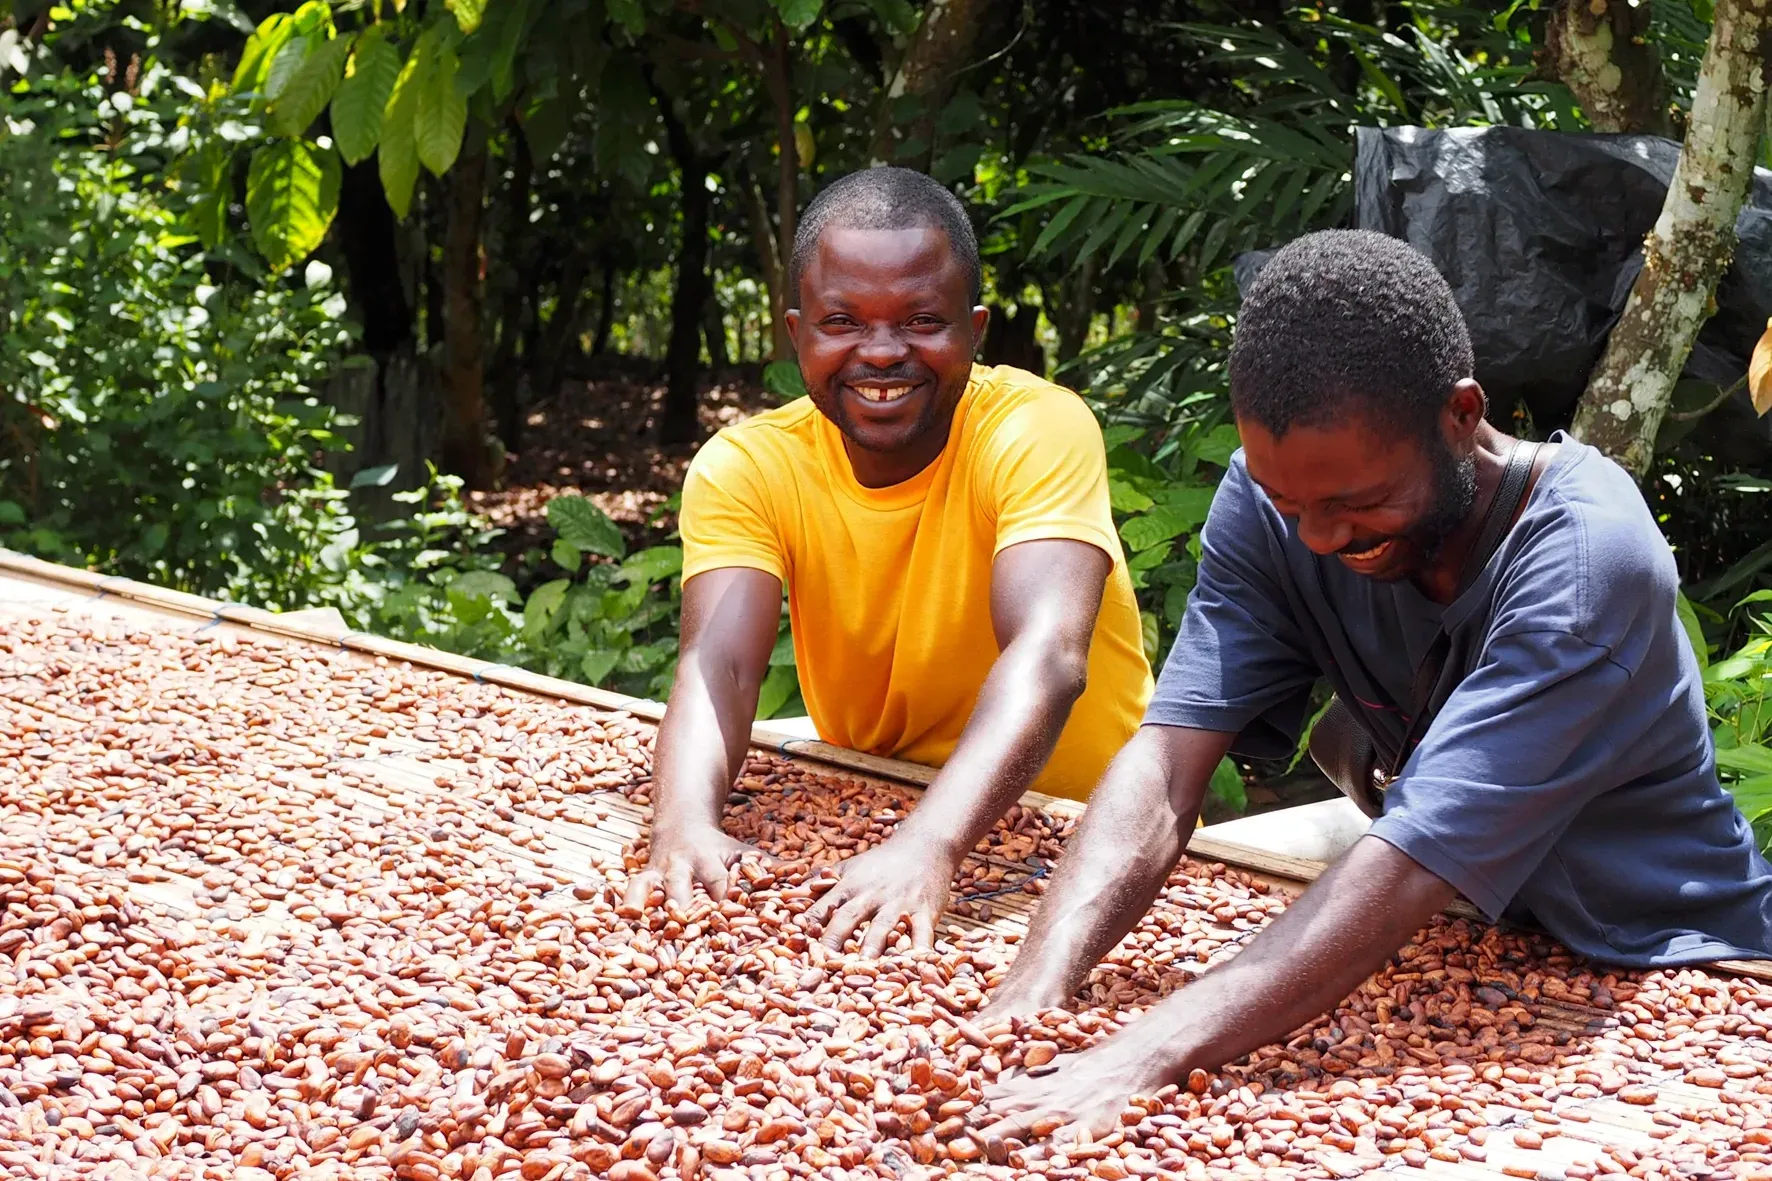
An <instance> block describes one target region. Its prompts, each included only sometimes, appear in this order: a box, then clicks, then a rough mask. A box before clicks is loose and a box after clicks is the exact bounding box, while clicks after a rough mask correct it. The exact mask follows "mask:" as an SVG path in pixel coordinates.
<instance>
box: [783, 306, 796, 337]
mask: <svg viewBox="0 0 1772 1181" xmlns="http://www.w3.org/2000/svg"><path fill="white" fill-rule="evenodd" d="M781 322H782V323H783V324H786V325H787V326H788V335H789V336H793V337H798V336H799V335H800V309H799V308H789V309H787V310H786V311H785V312H783V313H782V314H781Z"/></svg>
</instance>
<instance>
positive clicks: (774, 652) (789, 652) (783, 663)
mask: <svg viewBox="0 0 1772 1181" xmlns="http://www.w3.org/2000/svg"><path fill="white" fill-rule="evenodd" d="M769 667H770V668H783V667H786V668H792V667H794V635H793V633H792V632H790V631H788V630H787V629H785V628H784V629H782V632H781V634H780V635H778V636H776V637H775V647H774V648H772V649H770V651H769Z"/></svg>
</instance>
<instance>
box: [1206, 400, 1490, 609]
mask: <svg viewBox="0 0 1772 1181" xmlns="http://www.w3.org/2000/svg"><path fill="white" fill-rule="evenodd" d="M1237 430H1238V432H1239V433H1240V434H1241V435H1242V439H1243V459H1244V463H1245V465H1246V466H1247V467H1248V469H1249V475H1250V478H1251V479H1253V480H1254V481H1255V482H1256V483H1257V484H1259V485H1260V486H1261V488H1262V490H1263V491H1265V492H1266V493H1267V495H1268V499H1270V500H1271V501H1273V504H1274V507H1275V508H1276V509H1278V510H1279V511H1280V513H1281V515H1282V516H1285V517H1287V518H1289V519H1291V520H1293V521H1295V522H1296V523H1297V528H1298V539H1299V540H1300V541H1302V542H1303V543H1304V544H1305V545H1306V546H1307V547H1308V548H1309V549H1310V550H1311V551H1312V552H1313V553H1317V554H1321V555H1323V556H1325V557H1327V556H1329V555H1330V554H1334V555H1335V556H1336V557H1338V558H1339V559H1341V562H1342V564H1343V565H1345V566H1347V568H1348V569H1350V570H1352V571H1353V572H1354V573H1356V574H1363V575H1365V576H1366V577H1368V578H1376V579H1378V580H1379V581H1381V582H1396V581H1399V580H1401V579H1405V578H1413V577H1415V576H1417V575H1419V574H1420V573H1421V572H1422V571H1423V570H1425V569H1426V568H1427V567H1428V566H1429V565H1430V564H1431V563H1432V562H1433V560H1434V558H1435V557H1436V556H1437V555H1438V553H1439V552H1440V547H1441V546H1442V545H1443V544H1444V543H1445V541H1446V539H1447V538H1448V537H1450V536H1451V535H1452V533H1453V532H1454V531H1455V530H1456V529H1457V528H1458V527H1459V525H1461V524H1462V523H1463V522H1464V521H1465V519H1466V518H1467V517H1468V516H1469V515H1470V512H1471V507H1472V504H1473V503H1474V501H1475V498H1476V468H1475V465H1474V463H1473V461H1472V460H1471V459H1470V457H1469V456H1460V455H1459V454H1457V453H1456V452H1455V451H1453V449H1452V448H1451V446H1449V445H1448V444H1447V443H1446V442H1445V440H1443V439H1439V438H1433V439H1418V438H1415V437H1413V436H1409V435H1394V434H1386V433H1381V432H1379V431H1378V430H1376V429H1374V428H1373V427H1372V426H1371V425H1369V424H1368V422H1367V421H1366V419H1365V418H1364V417H1363V416H1361V415H1357V414H1356V415H1354V416H1352V417H1350V418H1347V419H1344V420H1342V421H1341V422H1339V423H1336V424H1334V425H1324V426H1295V427H1293V428H1292V429H1291V430H1288V431H1287V432H1286V433H1285V434H1284V435H1282V436H1280V437H1278V438H1276V437H1275V436H1274V435H1273V434H1272V433H1271V432H1269V431H1268V430H1266V429H1265V428H1263V427H1262V426H1261V425H1260V424H1259V423H1256V422H1252V421H1241V420H1240V421H1239V422H1238V423H1237Z"/></svg>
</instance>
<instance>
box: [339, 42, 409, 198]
mask: <svg viewBox="0 0 1772 1181" xmlns="http://www.w3.org/2000/svg"><path fill="white" fill-rule="evenodd" d="M399 78H400V53H399V51H398V50H397V49H395V48H394V47H393V46H392V45H391V44H389V43H388V39H387V37H386V36H385V35H384V34H383V33H382V28H381V26H380V25H371V26H370V27H369V28H367V29H365V30H363V33H362V35H361V36H360V37H358V38H357V48H356V52H355V53H354V54H353V55H352V57H351V66H350V72H349V73H348V74H347V75H346V76H345V79H344V80H343V81H342V82H340V83H339V84H338V89H337V90H336V91H334V92H333V95H332V139H333V142H334V143H336V144H338V152H339V155H341V156H343V157H344V158H345V163H346V164H355V163H357V162H358V161H360V160H367V159H368V158H369V154H370V153H371V152H373V151H375V146H376V144H378V143H380V142H381V129H382V117H383V113H384V112H385V111H386V110H387V108H388V99H389V97H390V96H391V95H392V94H393V93H394V83H395V82H397V81H399Z"/></svg>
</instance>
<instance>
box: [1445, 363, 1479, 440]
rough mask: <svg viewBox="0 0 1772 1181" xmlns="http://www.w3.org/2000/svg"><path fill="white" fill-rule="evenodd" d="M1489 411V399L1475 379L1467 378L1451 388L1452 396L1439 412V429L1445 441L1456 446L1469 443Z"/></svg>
mask: <svg viewBox="0 0 1772 1181" xmlns="http://www.w3.org/2000/svg"><path fill="white" fill-rule="evenodd" d="M1488 409H1489V397H1488V395H1487V394H1485V393H1483V387H1482V386H1480V385H1478V384H1477V382H1476V379H1475V378H1471V377H1467V378H1465V379H1464V380H1463V381H1461V382H1459V383H1458V384H1457V385H1454V386H1453V387H1452V394H1451V396H1450V397H1448V398H1447V399H1446V405H1445V406H1444V407H1443V408H1442V409H1441V410H1440V428H1441V429H1442V430H1443V431H1444V432H1445V434H1446V441H1447V442H1448V443H1451V444H1453V445H1455V446H1456V445H1458V444H1460V443H1464V442H1467V441H1469V439H1470V438H1471V436H1473V435H1475V434H1476V433H1477V427H1478V426H1480V425H1481V424H1482V422H1483V415H1484V413H1485V412H1487V411H1488Z"/></svg>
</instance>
